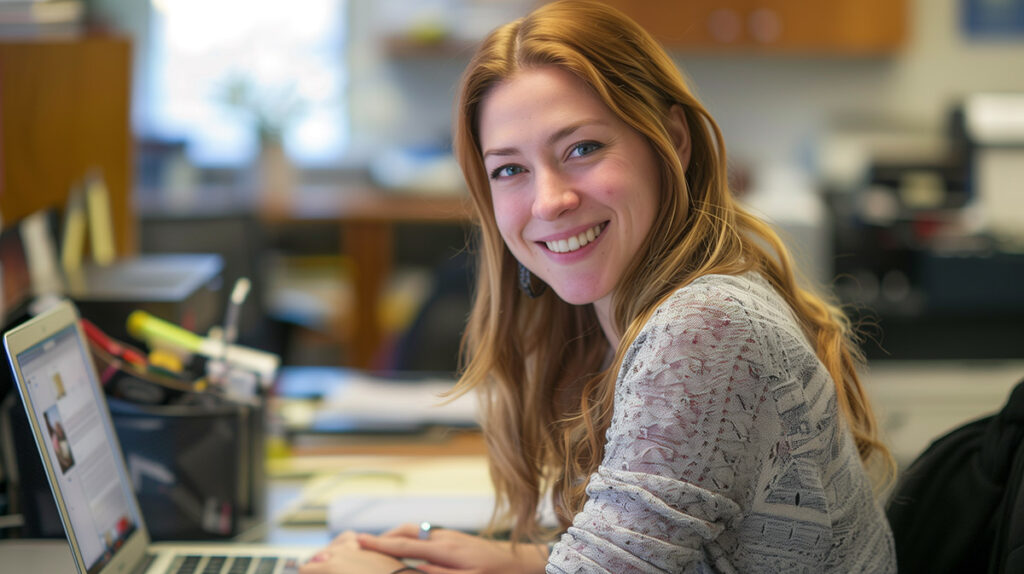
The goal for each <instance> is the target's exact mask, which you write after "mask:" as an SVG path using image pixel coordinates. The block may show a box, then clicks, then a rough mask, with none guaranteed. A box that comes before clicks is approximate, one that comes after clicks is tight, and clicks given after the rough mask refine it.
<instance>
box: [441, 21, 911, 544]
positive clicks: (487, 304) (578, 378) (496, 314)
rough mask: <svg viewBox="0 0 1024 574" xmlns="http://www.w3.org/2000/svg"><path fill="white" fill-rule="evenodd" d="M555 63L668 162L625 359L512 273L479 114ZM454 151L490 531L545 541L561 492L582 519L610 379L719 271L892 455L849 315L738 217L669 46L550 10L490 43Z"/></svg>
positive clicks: (630, 315)
mask: <svg viewBox="0 0 1024 574" xmlns="http://www.w3.org/2000/svg"><path fill="white" fill-rule="evenodd" d="M543 66H557V67H558V68H561V69H563V70H567V71H569V72H571V73H573V74H575V75H576V76H577V77H578V78H580V79H581V80H582V81H583V82H585V83H586V84H587V85H588V86H589V87H590V89H592V90H593V91H594V93H595V94H596V95H597V96H598V97H599V98H600V99H601V101H602V102H604V104H605V105H606V106H608V108H609V109H610V110H611V111H612V112H613V113H614V114H615V115H616V116H618V117H619V118H621V119H622V120H623V121H624V122H626V124H628V125H629V126H630V127H631V128H632V129H634V130H636V131H637V132H639V133H640V134H641V135H643V136H644V137H645V138H646V140H647V141H648V143H649V144H650V146H651V148H652V149H653V151H654V154H655V157H656V160H657V162H658V164H659V166H660V174H659V175H660V178H661V182H662V185H661V191H660V192H661V196H660V200H659V201H660V203H659V206H660V207H659V209H658V212H657V215H656V216H655V221H654V223H653V226H652V227H651V230H650V232H649V234H648V236H647V238H646V240H645V241H644V244H643V246H642V247H641V249H640V252H639V253H637V256H636V257H635V259H634V262H633V263H632V264H631V266H630V267H629V268H628V269H627V270H626V271H625V273H624V274H623V276H622V277H621V278H620V280H619V282H618V284H617V287H616V289H615V291H614V297H613V302H612V314H613V320H614V323H615V327H616V328H617V329H618V331H619V332H620V333H623V337H622V339H621V342H620V343H619V345H618V348H616V349H612V350H611V351H612V352H613V353H614V359H613V361H612V362H611V365H610V366H605V365H604V363H605V361H606V357H607V355H608V354H609V348H608V341H607V339H606V338H605V336H604V334H603V332H602V331H601V328H600V326H599V325H598V321H597V317H596V315H595V312H594V310H593V306H592V305H583V306H576V305H570V304H568V303H566V302H564V301H562V300H561V299H559V298H558V296H557V295H556V294H554V293H552V291H551V290H550V289H549V290H547V291H546V292H545V293H544V294H543V295H541V296H540V297H538V298H536V299H530V298H528V297H526V295H524V294H523V293H521V292H520V291H519V289H517V275H516V271H517V262H516V260H515V259H514V258H513V257H512V254H511V253H510V252H509V250H508V248H506V246H505V244H504V242H503V241H502V239H501V236H500V235H499V233H498V226H497V224H496V222H495V216H494V206H493V204H492V201H491V196H490V185H489V180H488V176H487V173H486V170H485V168H484V164H483V159H482V157H481V150H480V141H479V120H480V118H479V114H480V106H481V104H482V102H483V101H484V100H485V99H486V98H487V96H488V94H489V93H490V91H491V90H492V89H493V88H494V87H495V86H496V85H498V84H500V83H502V82H504V81H506V80H508V79H509V78H512V77H513V76H514V75H515V74H516V73H517V72H519V71H521V70H525V69H531V68H538V67H543ZM675 105H679V106H681V107H682V109H683V110H684V113H685V118H686V123H687V126H688V128H689V133H690V140H691V156H690V160H689V163H688V165H687V166H686V168H685V170H684V166H683V165H681V163H680V158H679V155H678V153H677V151H676V147H675V145H674V144H673V141H672V137H671V135H670V133H669V132H668V129H667V128H666V126H667V125H669V117H668V114H669V110H670V108H671V107H672V106H675ZM455 121H456V126H455V129H454V148H455V155H456V158H457V159H458V161H459V164H460V166H461V168H462V172H463V175H464V177H465V180H466V183H467V185H468V188H469V192H470V195H471V197H472V203H473V209H474V213H475V217H476V222H477V224H478V229H477V233H476V234H475V239H474V249H475V251H476V253H477V257H478V269H477V282H476V290H475V293H474V300H473V307H472V311H471V313H470V317H469V323H468V326H467V329H466V332H465V335H464V337H463V342H462V361H463V368H462V373H461V377H460V380H459V383H458V385H457V386H456V389H455V391H454V392H455V393H456V394H460V393H464V392H468V391H469V390H471V389H476V390H477V391H478V392H479V393H480V395H481V401H482V405H483V422H482V424H483V431H484V437H485V440H486V443H487V447H488V456H489V463H490V467H491V476H492V480H493V481H494V486H495V489H496V492H497V496H498V507H497V509H496V515H495V521H494V523H493V524H492V527H494V528H497V527H501V528H511V532H512V535H513V540H540V539H543V538H544V537H545V536H548V535H549V534H550V533H547V532H544V530H543V529H542V528H541V527H540V525H539V523H538V517H537V508H538V504H539V503H540V502H541V499H542V497H544V496H545V495H546V493H548V492H550V493H551V495H552V501H553V503H554V509H555V512H556V514H557V517H558V520H559V523H560V526H561V528H562V529H564V528H566V527H568V525H569V524H570V523H571V521H572V517H573V516H574V515H575V514H576V513H578V512H579V511H580V510H582V508H583V503H584V502H585V501H586V492H585V489H586V486H587V482H588V479H589V477H590V475H591V474H592V473H594V472H595V471H596V470H597V467H598V465H599V464H600V463H601V459H602V457H603V455H604V434H605V431H606V430H607V428H608V426H609V424H610V420H611V414H612V404H613V399H614V391H615V380H616V375H617V373H618V369H619V365H620V364H621V362H622V357H623V355H624V353H625V350H626V349H627V348H628V347H629V346H630V344H631V343H632V342H633V340H634V339H635V338H636V336H637V334H638V333H639V332H640V330H641V329H642V328H643V326H644V324H645V323H646V322H647V320H648V318H649V317H650V315H651V314H652V312H653V311H654V309H655V308H656V307H657V306H658V305H659V303H661V302H662V301H663V300H664V299H665V298H667V297H668V296H669V295H670V294H671V293H672V292H673V291H675V290H677V289H678V288H679V287H681V286H684V285H686V284H688V283H689V282H691V281H693V280H694V279H696V278H697V277H700V276H703V275H707V274H711V273H718V274H728V275H737V274H741V273H745V272H748V271H756V272H758V273H760V274H762V275H763V276H764V277H765V278H766V279H767V280H768V281H769V282H770V283H771V285H772V286H773V287H774V288H775V289H776V290H777V291H778V292H779V293H780V294H781V295H782V296H783V297H784V298H785V300H786V302H787V303H788V304H789V306H790V307H791V308H792V309H793V312H794V313H795V316H796V317H797V319H798V321H799V323H800V326H801V327H802V329H803V331H804V333H805V334H806V336H807V338H808V340H809V341H810V342H811V344H812V345H813V347H814V349H815V351H816V353H817V355H818V357H819V359H820V360H821V362H822V363H823V364H824V365H825V367H826V368H827V369H828V371H829V372H830V373H831V375H832V378H833V380H834V381H835V388H836V395H837V398H838V404H839V408H840V410H841V412H842V414H843V416H844V418H845V420H846V422H847V424H848V426H849V428H850V430H851V431H852V433H853V436H854V439H855V441H856V445H857V448H858V451H859V453H860V457H861V459H862V460H864V461H868V460H869V459H871V458H873V457H876V456H878V457H879V458H880V459H881V460H882V461H883V462H884V463H885V464H886V465H889V466H890V467H891V464H892V463H891V457H890V456H889V453H888V450H887V449H886V447H885V446H884V445H883V444H882V442H881V441H880V440H879V437H878V429H877V426H876V423H875V419H874V416H873V414H872V411H871V408H870V405H869V403H868V400H867V396H866V394H865V391H864V389H863V387H862V385H861V383H860V380H859V379H858V376H857V372H856V366H857V365H858V363H859V362H860V360H861V356H860V354H859V350H858V348H857V346H856V344H855V342H854V341H853V340H852V337H851V329H850V327H849V323H848V321H847V319H846V317H845V316H844V315H843V313H842V312H841V311H840V310H839V309H838V308H836V307H835V306H833V305H831V304H829V303H827V302H825V301H824V300H823V299H822V298H821V297H819V296H817V295H815V294H813V293H811V292H809V291H807V290H805V289H803V288H802V287H800V286H798V285H797V280H796V277H795V272H794V269H793V266H792V264H791V262H790V258H789V256H788V255H787V252H786V250H785V248H784V247H783V245H782V242H781V241H780V239H779V237H778V236H777V235H776V233H775V232H774V231H773V230H772V229H771V228H770V227H769V226H768V225H766V224H765V223H763V222H762V221H760V220H759V219H757V218H755V217H753V216H752V215H750V214H749V213H748V212H746V211H745V210H744V209H743V208H741V207H740V206H739V205H738V204H737V202H736V200H735V199H734V197H733V195H732V193H731V191H730V189H729V185H728V182H727V178H726V157H725V147H724V143H723V139H722V134H721V131H720V130H719V128H718V126H717V125H716V124H715V122H714V120H713V119H712V118H711V116H710V115H709V114H708V112H707V110H706V109H705V108H704V106H703V105H702V104H701V103H700V102H699V101H698V100H697V99H696V97H694V95H693V94H692V93H691V91H690V90H689V88H688V87H687V84H686V81H685V80H684V78H683V76H682V75H681V73H680V72H679V71H678V69H677V68H676V67H675V65H674V63H673V62H672V60H671V59H670V58H669V56H668V55H667V54H666V53H665V51H664V50H663V49H662V48H661V47H660V46H659V44H658V43H657V42H656V41H655V40H654V39H653V38H652V37H651V36H650V35H649V34H648V33H647V32H646V31H644V30H643V29H642V28H640V27H639V26H638V25H637V24H636V23H635V22H633V21H632V20H630V19H629V18H627V17H626V16H624V15H623V14H621V13H620V12H618V11H617V10H615V9H613V8H611V7H608V6H606V5H603V4H600V3H596V2H585V1H559V2H553V3H550V4H545V5H543V6H541V7H540V8H538V9H537V10H535V11H534V12H532V13H531V14H529V15H528V16H526V17H525V18H522V19H519V20H516V21H513V22H511V23H509V24H506V25H504V26H502V27H500V28H498V29H497V30H495V31H494V32H492V33H491V34H490V35H489V36H488V37H487V38H486V39H485V40H484V41H483V43H482V45H481V46H480V47H479V49H478V50H477V52H476V54H475V56H474V57H473V59H472V61H471V62H470V64H469V66H468V68H467V69H466V71H465V73H464V75H463V78H462V82H461V85H460V89H459V100H458V103H457V108H456V113H455Z"/></svg>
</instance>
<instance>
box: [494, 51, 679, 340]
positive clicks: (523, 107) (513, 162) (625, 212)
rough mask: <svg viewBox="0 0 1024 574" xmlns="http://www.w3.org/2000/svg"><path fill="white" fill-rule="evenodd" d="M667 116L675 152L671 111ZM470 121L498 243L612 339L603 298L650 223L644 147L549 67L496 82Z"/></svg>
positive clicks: (585, 89)
mask: <svg viewBox="0 0 1024 574" xmlns="http://www.w3.org/2000/svg"><path fill="white" fill-rule="evenodd" d="M673 117H674V118H675V121H674V123H673V124H672V126H671V128H672V130H673V132H674V135H675V137H676V139H677V140H678V141H680V142H683V143H682V144H681V145H684V146H685V145H687V144H686V143H685V142H688V139H687V131H686V128H685V126H686V123H685V120H684V119H683V116H682V111H681V108H680V109H679V111H678V113H676V114H675V115H674V116H673ZM479 121H480V146H481V149H482V150H483V154H482V155H483V158H484V166H485V168H486V170H487V172H488V173H489V174H490V179H491V184H490V187H491V198H492V201H493V204H494V217H495V221H496V222H497V225H498V230H499V232H500V233H501V237H502V239H503V240H504V242H505V245H507V246H508V249H509V251H511V253H512V255H513V256H514V257H515V258H516V259H517V260H518V261H519V262H520V263H521V264H523V266H525V267H526V268H527V269H529V270H530V271H531V272H533V273H535V274H536V275H537V276H538V277H539V278H540V279H542V280H543V281H544V282H545V283H547V284H548V285H550V286H551V287H552V289H554V291H555V293H557V294H558V296H559V297H560V298H561V299H562V300H563V301H566V302H568V303H571V304H574V305H584V304H588V303H594V304H595V310H596V311H597V316H598V319H599V320H600V321H601V324H602V326H603V327H606V328H605V334H606V336H610V337H614V339H611V338H610V339H609V340H617V339H618V335H617V334H616V333H615V332H614V330H613V329H612V327H611V322H610V316H609V311H610V306H611V293H612V290H613V289H614V288H615V285H616V283H617V282H618V280H619V278H620V277H622V275H623V274H624V273H625V271H626V269H627V267H628V266H629V265H630V264H631V263H632V261H633V259H634V256H635V254H636V253H637V252H638V251H639V249H640V245H641V244H642V243H643V241H644V239H645V238H646V236H647V234H648V232H649V231H650V229H651V225H652V224H653V222H654V215H655V212H656V210H657V203H658V200H659V197H658V196H659V193H658V187H659V182H658V170H657V164H656V163H655V157H654V150H653V149H652V148H651V146H650V144H649V143H647V141H646V140H645V139H644V138H643V137H642V136H641V135H640V134H639V133H638V132H636V131H635V130H633V129H632V128H630V127H629V125H627V124H626V123H625V122H623V121H622V120H621V119H619V118H618V117H616V116H615V114H613V113H612V112H611V110H609V109H608V107H607V106H605V105H604V103H603V102H601V100H600V99H599V98H598V97H597V95H596V94H595V93H594V91H593V90H592V89H590V87H589V86H587V85H586V84H585V83H584V82H583V81H582V80H580V79H579V78H577V77H576V76H575V75H573V74H572V73H570V72H567V71H565V70H562V69H561V68H557V67H540V68H536V69H527V70H523V71H521V72H519V73H517V74H516V75H515V76H513V77H512V78H511V79H509V80H507V81H505V82H503V83H502V84H500V85H498V86H496V87H495V88H494V89H493V91H491V93H490V94H489V96H488V97H487V99H486V101H485V102H484V103H483V105H482V106H481V109H480V120H479Z"/></svg>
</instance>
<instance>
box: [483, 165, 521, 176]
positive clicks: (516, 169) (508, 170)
mask: <svg viewBox="0 0 1024 574" xmlns="http://www.w3.org/2000/svg"><path fill="white" fill-rule="evenodd" d="M524 171H526V170H525V169H523V167H522V166H519V165H514V164H509V165H503V166H501V167H499V168H497V169H495V170H494V171H492V172H491V179H498V178H502V177H512V176H513V175H519V174H520V173H523V172H524Z"/></svg>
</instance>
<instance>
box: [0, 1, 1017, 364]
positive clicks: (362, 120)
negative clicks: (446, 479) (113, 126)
mask: <svg viewBox="0 0 1024 574" xmlns="http://www.w3.org/2000/svg"><path fill="white" fill-rule="evenodd" d="M613 3H614V4H616V5H619V6H620V7H623V8H624V9H626V10H627V11H629V12H631V13H633V14H634V15H635V16H636V17H637V18H638V19H639V20H640V21H641V22H642V23H643V24H645V25H647V26H648V27H649V28H650V29H652V30H653V31H654V32H655V33H656V34H658V35H659V37H660V38H661V39H662V40H663V41H664V42H665V43H666V45H667V46H668V48H669V50H670V51H671V53H672V55H673V57H674V58H675V60H676V61H677V62H678V63H679V65H680V66H681V68H682V69H683V70H684V71H685V73H686V75H687V76H688V78H689V79H690V80H691V81H692V85H693V87H694V90H695V91H696V92H697V94H698V95H699V97H700V98H701V99H702V100H703V101H704V102H705V104H706V105H707V107H708V108H709V109H710V111H711V113H712V114H713V115H714V117H715V118H716V119H717V121H718V122H719V124H720V126H721V127H722V129H723V131H724V135H725V139H726V143H727V146H728V149H729V154H730V155H729V158H730V168H731V173H732V175H733V180H734V184H735V186H736V189H737V193H739V194H741V195H742V197H743V199H744V201H746V202H747V203H748V204H749V205H750V206H751V207H752V208H753V209H755V210H756V211H758V212H759V213H761V214H763V215H764V216H766V217H767V218H769V219H770V220H772V221H773V222H774V223H775V224H776V225H777V226H778V227H779V229H780V230H781V231H782V232H783V234H784V236H785V237H786V239H787V240H788V241H789V243H790V244H791V246H792V248H793V250H794V252H795V253H796V255H797V257H798V260H799V261H800V265H801V267H802V269H803V270H804V272H805V274H806V275H807V276H808V278H809V280H810V281H813V282H815V283H817V284H819V285H820V286H822V288H824V289H827V290H830V291H832V292H834V293H836V294H837V296H838V297H839V298H840V299H841V301H842V302H844V303H846V304H849V305H850V312H851V316H852V317H853V318H854V320H855V321H858V322H860V323H863V324H864V325H866V326H868V327H870V329H869V332H870V334H871V337H869V338H868V339H867V340H866V341H865V351H866V353H867V355H868V356H869V357H870V358H871V359H872V360H873V361H874V360H877V361H885V360H891V359H897V360H928V359H958V358H961V359H985V360H1003V359H1020V358H1024V289H1021V287H1020V285H1021V284H1022V283H1024V254H1022V249H1024V189H1022V183H1021V182H1022V181H1024V177H1022V176H1024V119H1022V118H1024V1H1021V0H893V1H887V0H871V1H865V0H838V1H834V2H827V3H823V2H812V1H810V0H755V1H751V0H742V1H741V0H722V1H720V2H713V1H710V0H699V1H693V2H674V1H668V0H663V1H661V0H649V1H641V2H613ZM531 5H532V2H528V1H525V0H427V1H414V0H377V1H371V0H298V1H295V2H251V1H249V2H244V1H242V0H219V1H217V2H209V1H203V0H82V1H78V0H39V1H36V2H11V1H9V0H3V1H0V31H2V32H3V38H2V39H0V44H5V45H8V46H12V45H22V44H24V43H30V44H31V43H33V42H35V43H47V42H50V41H51V39H52V38H54V37H60V38H62V39H61V40H54V41H57V42H65V43H67V42H70V43H72V44H74V43H83V44H84V43H87V39H89V38H95V37H98V36H101V37H106V38H111V37H113V38H115V39H123V40H124V41H125V42H127V44H128V45H129V47H130V60H127V61H125V62H130V63H122V64H119V65H121V67H123V68H125V69H123V70H122V71H121V75H120V76H119V77H120V78H122V79H123V80H124V81H127V82H128V85H129V86H130V87H129V88H128V92H129V96H128V98H127V102H126V103H125V105H124V107H126V108H127V109H126V110H124V113H125V114H127V117H128V119H129V126H130V128H129V129H130V135H129V139H130V146H129V148H128V149H125V150H123V151H122V152H120V153H121V155H122V156H123V157H124V158H126V160H125V161H126V162H127V163H126V168H125V171H126V172H127V174H128V175H127V181H126V182H123V183H124V188H125V190H124V192H123V194H122V195H123V196H124V199H125V201H126V202H127V203H126V205H127V208H126V209H127V210H128V212H129V213H128V214H126V215H124V217H123V218H122V219H118V221H121V222H124V225H127V226H129V228H128V229H125V230H122V231H121V232H119V233H120V235H119V237H120V239H121V246H122V247H123V248H124V251H125V252H128V253H131V252H141V253H157V252H212V253H219V254H221V255H222V256H223V257H224V269H223V277H224V281H225V284H228V285H230V282H232V281H234V279H235V278H236V277H238V276H242V275H245V276H248V277H250V278H251V279H252V280H253V281H254V284H253V292H252V297H251V298H250V301H249V302H248V303H247V305H246V309H245V312H244V314H243V327H242V331H241V341H242V342H244V343H247V344H250V345H254V346H258V347H261V348H265V349H268V350H272V351H275V352H279V353H281V354H282V356H283V358H284V363H285V364H326V365H355V366H360V367H373V368H379V369H413V370H450V369H453V368H454V366H455V351H456V346H457V341H458V337H459V334H460V333H461V327H462V322H463V320H464V318H465V313H466V312H467V311H468V299H467V297H468V291H469V283H470V275H471V264H472V261H471V254H468V253H467V252H466V251H465V249H464V247H465V240H466V236H467V233H468V232H469V230H470V226H469V223H468V220H467V219H466V211H465V208H464V206H462V203H461V200H462V198H463V197H464V195H465V192H464V190H463V188H462V183H461V181H460V175H459V172H458V169H457V167H456V166H455V165H454V163H453V161H452V158H451V155H450V149H449V138H450V134H449V132H450V127H451V109H452V103H453V99H454V96H455V90H456V86H457V83H458V78H459V75H460V73H461V71H462V69H463V67H464V66H465V64H466V63H467V61H468V58H469V56H470V54H471V52H472V49H473V46H474V43H475V42H476V41H478V40H479V39H480V38H482V37H483V36H484V35H485V34H486V33H487V32H488V31H489V30H490V29H492V28H493V27H495V26H497V25H499V24H501V23H503V22H505V21H508V20H509V19H511V18H514V17H517V16H518V15H521V14H524V13H525V12H527V11H528V10H529V8H530V6H531ZM47 14H48V15H49V16H47ZM8 50H9V48H8ZM7 61H8V62H10V61H11V57H10V56H8V57H7ZM0 72H2V70H0ZM86 73H88V71H86ZM5 83H6V82H5ZM28 112H29V113H32V111H31V110H28ZM3 113H4V118H3V119H4V122H5V123H9V122H8V117H9V114H21V113H22V111H21V110H17V109H14V108H13V107H12V104H10V102H4V108H3ZM11 117H13V116H11ZM100 133H102V130H100ZM18 136H19V134H16V133H5V135H4V141H3V146H4V149H7V150H10V149H11V148H12V146H13V147H16V146H17V145H18V143H17V140H16V139H15V138H17V137H18ZM53 153H54V154H56V155H59V151H54V152H53ZM34 161H36V162H42V161H43V160H41V159H39V158H36V159H35V160H34ZM5 162H6V165H5V166H4V168H5V169H6V170H8V173H9V174H10V170H12V169H17V168H14V167H12V166H13V165H14V163H12V160H11V159H10V157H9V156H8V157H5ZM106 176H107V179H108V180H113V181H112V187H117V186H118V185H120V183H122V182H119V181H118V180H117V177H118V174H116V173H115V174H110V173H108V174H106ZM10 177H13V174H12V175H10ZM55 185H59V184H55ZM63 185H64V186H65V187H66V186H68V185H70V182H67V183H64V184H63ZM115 191H116V190H115ZM4 193H5V194H7V195H8V197H10V196H11V195H12V194H13V195H16V194H26V193H33V191H31V190H29V189H24V188H19V187H18V186H17V185H12V184H11V182H10V180H9V181H8V184H7V185H6V188H5V189H4ZM116 195H117V193H115V196H116ZM8 201H12V200H11V199H8ZM5 215H7V214H6V213H5ZM225 291H226V289H225ZM225 296H226V294H225Z"/></svg>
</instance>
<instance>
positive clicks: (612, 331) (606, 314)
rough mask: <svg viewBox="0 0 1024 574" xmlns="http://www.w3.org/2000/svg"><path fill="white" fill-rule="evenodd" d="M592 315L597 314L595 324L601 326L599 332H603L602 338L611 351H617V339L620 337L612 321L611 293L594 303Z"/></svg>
mask: <svg viewBox="0 0 1024 574" xmlns="http://www.w3.org/2000/svg"><path fill="white" fill-rule="evenodd" d="M594 313H595V314H597V322H598V323H600V324H601V330H602V331H604V336H605V338H606V339H608V345H609V346H610V347H611V348H612V349H617V348H618V347H619V339H621V338H622V336H621V335H620V334H619V332H618V329H616V328H615V321H613V320H612V294H611V293H609V294H607V295H605V296H604V297H602V298H600V299H598V300H597V301H594Z"/></svg>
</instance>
